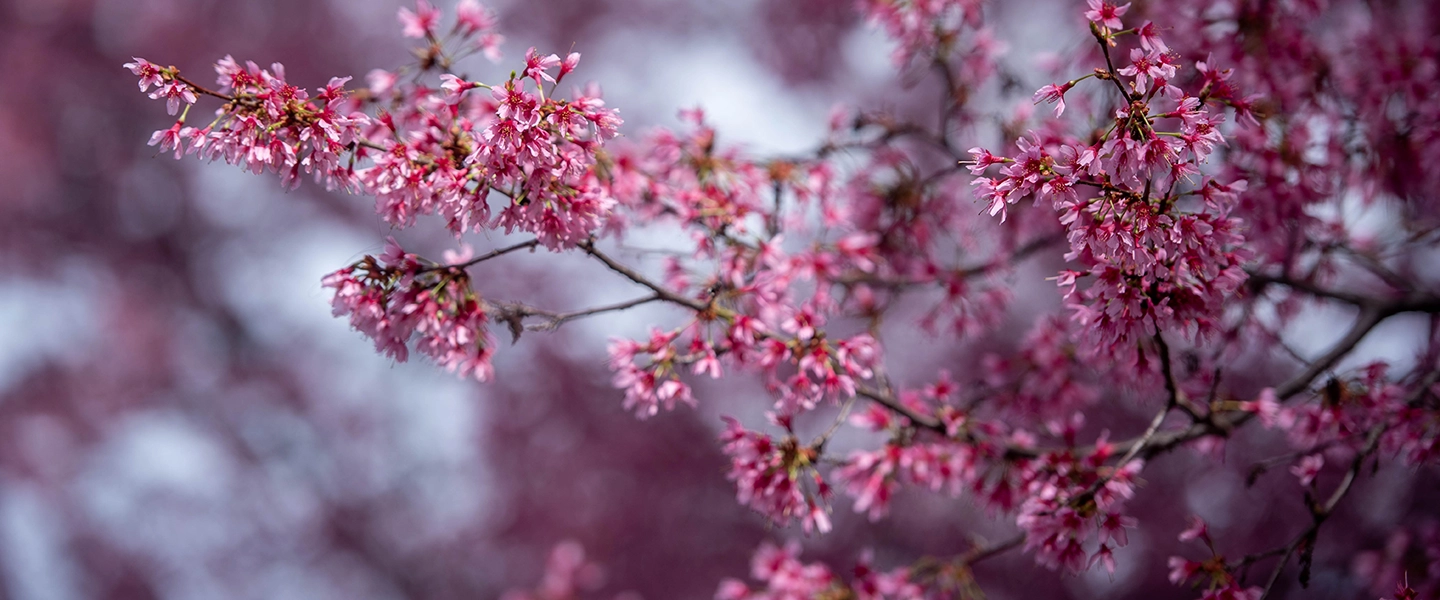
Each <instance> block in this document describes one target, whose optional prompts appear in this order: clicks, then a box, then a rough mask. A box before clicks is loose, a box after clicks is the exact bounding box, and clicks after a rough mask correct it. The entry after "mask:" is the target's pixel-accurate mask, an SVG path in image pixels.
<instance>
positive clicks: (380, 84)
mask: <svg viewBox="0 0 1440 600" xmlns="http://www.w3.org/2000/svg"><path fill="white" fill-rule="evenodd" d="M399 79H400V78H399V77H398V76H397V75H395V74H394V73H392V72H390V71H386V70H385V69H373V70H371V71H370V73H368V74H366V75H365V82H366V83H368V84H370V93H371V94H373V95H375V96H384V95H385V94H386V93H387V92H389V91H390V90H392V89H394V88H395V83H396V82H397V81H399Z"/></svg>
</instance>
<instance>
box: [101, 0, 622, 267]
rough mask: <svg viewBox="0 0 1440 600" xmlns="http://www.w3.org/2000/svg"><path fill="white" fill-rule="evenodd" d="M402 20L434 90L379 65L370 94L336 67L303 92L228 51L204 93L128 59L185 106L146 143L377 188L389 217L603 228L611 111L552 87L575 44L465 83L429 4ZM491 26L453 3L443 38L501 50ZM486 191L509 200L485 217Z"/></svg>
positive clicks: (563, 241) (458, 229) (608, 204)
mask: <svg viewBox="0 0 1440 600" xmlns="http://www.w3.org/2000/svg"><path fill="white" fill-rule="evenodd" d="M399 17H400V21H401V22H402V24H403V25H404V27H405V33H406V35H407V36H409V37H416V38H424V39H426V40H429V41H430V42H431V43H430V45H429V46H428V47H426V48H424V49H422V50H421V53H422V55H423V56H424V57H425V59H424V62H423V63H422V65H421V72H422V74H423V73H424V72H426V71H442V72H443V73H442V74H440V75H439V80H440V84H439V85H438V86H434V87H432V86H431V85H427V84H425V83H423V81H424V80H422V79H417V78H407V79H409V80H410V81H409V82H406V83H402V82H401V75H402V73H398V72H390V71H384V70H375V71H372V72H371V73H370V74H369V75H368V77H367V80H368V82H369V88H368V90H364V91H360V92H357V91H355V90H349V89H346V88H345V85H346V84H347V83H348V82H349V80H350V78H348V77H337V78H333V79H331V81H330V83H329V84H327V85H326V86H325V87H324V88H321V89H319V90H318V92H317V93H316V95H315V96H314V97H313V98H312V97H311V96H310V94H309V93H308V92H307V91H306V90H305V89H303V88H301V87H298V86H295V85H292V84H290V83H289V82H288V81H287V80H286V77H285V69H284V67H283V65H280V64H279V63H276V64H274V65H272V66H271V67H270V68H269V69H262V68H260V67H258V66H257V65H255V64H254V63H245V64H243V65H242V64H240V63H237V62H236V61H235V60H234V59H232V58H231V57H228V56H227V57H225V58H224V59H222V60H220V61H219V62H217V63H216V64H215V71H216V73H217V74H218V78H217V85H218V87H217V88H216V89H214V90H210V89H207V88H204V87H202V86H200V85H199V84H197V83H195V82H193V81H191V80H189V79H187V78H185V77H184V76H182V75H181V74H180V71H179V69H176V68H174V67H160V66H158V65H155V64H154V63H151V62H149V61H147V60H144V59H140V58H136V59H135V61H134V62H132V63H128V64H126V65H125V66H126V68H129V69H130V70H131V72H133V73H134V74H135V75H136V76H138V77H140V88H141V91H145V90H147V89H149V87H150V86H156V88H157V89H156V91H154V92H152V93H151V94H150V95H151V97H152V98H155V99H165V100H166V101H167V103H168V106H169V109H170V112H171V114H174V113H175V112H176V109H177V108H178V106H179V105H180V104H184V105H185V106H186V109H185V112H184V113H182V114H181V115H180V118H179V119H178V120H177V121H176V122H175V124H174V125H173V126H171V127H170V128H169V129H166V130H161V131H157V132H156V133H155V135H154V136H153V137H152V138H151V145H159V146H160V148H161V150H162V151H168V150H172V149H173V150H174V151H175V156H176V158H179V157H180V156H181V155H182V154H184V153H194V154H198V155H200V156H201V157H202V158H205V159H208V160H215V159H217V158H218V159H223V160H225V161H226V162H228V163H231V164H237V165H242V166H244V167H246V168H247V169H249V170H251V171H253V172H256V173H260V172H264V171H267V170H268V171H273V172H277V173H279V174H280V175H281V177H282V178H283V179H284V181H285V182H286V183H287V185H290V186H294V185H298V183H299V177H300V175H301V174H313V176H314V177H315V178H316V179H317V180H320V181H323V182H324V183H325V184H326V187H327V188H329V189H333V188H341V189H345V190H347V191H352V192H363V193H365V194H367V195H372V196H374V197H375V198H376V212H378V213H379V214H380V215H381V216H382V217H384V218H385V219H386V220H387V221H389V222H390V223H392V224H393V225H395V226H399V227H407V226H410V225H412V224H413V223H414V221H415V218H416V217H417V216H420V215H439V216H441V217H443V218H444V219H445V221H446V224H447V225H448V226H449V228H450V229H451V230H452V231H454V232H455V233H456V234H457V235H458V234H460V233H463V232H466V231H481V230H485V229H492V228H501V229H503V230H505V231H506V232H507V233H508V232H513V231H516V230H520V231H527V232H531V233H534V234H535V235H536V236H537V237H538V238H539V239H540V240H541V243H542V244H544V245H545V246H546V247H548V248H551V249H559V248H561V247H570V246H574V245H575V244H577V243H579V242H580V241H583V240H584V239H586V238H587V237H588V236H589V235H590V234H591V233H593V232H594V231H596V230H598V229H599V228H600V227H601V226H602V225H604V223H605V220H606V219H607V218H608V216H609V214H610V211H611V208H612V206H613V204H614V201H613V200H612V199H611V198H610V196H609V195H608V193H607V191H606V189H605V188H604V187H603V186H601V185H600V182H599V179H598V177H597V175H596V173H595V169H594V167H595V162H596V157H597V154H596V153H597V152H598V151H599V150H600V148H601V147H602V146H603V144H604V142H605V141H606V140H607V139H610V138H613V137H614V136H615V135H616V133H617V128H618V127H619V125H620V124H621V120H620V118H619V116H618V115H617V112H616V111H615V110H614V109H610V108H607V107H606V106H605V102H604V100H602V99H601V96H600V92H599V89H598V88H596V87H594V86H590V87H586V88H584V89H577V90H576V91H575V93H574V94H572V95H571V97H569V98H568V99H566V98H562V97H560V96H558V95H557V93H556V90H557V88H558V87H559V85H560V82H561V81H562V80H564V79H565V76H566V75H567V74H569V73H571V72H573V71H574V70H575V68H576V67H577V65H578V64H579V60H580V55H579V53H571V54H570V55H568V56H567V57H566V58H565V59H563V60H562V59H561V58H560V57H558V56H557V55H554V54H549V55H541V54H540V53H539V52H537V51H536V50H535V49H534V48H531V49H530V51H529V52H527V54H526V56H525V65H524V69H523V70H522V71H520V72H519V74H518V76H517V74H516V73H512V74H511V76H510V77H509V78H508V79H506V80H504V81H503V82H499V83H495V84H486V83H483V82H479V81H470V80H466V79H463V78H461V77H459V76H457V75H455V74H453V73H451V72H449V70H450V66H451V65H452V63H453V60H454V59H455V57H452V56H451V55H449V54H447V53H446V49H445V47H443V46H442V45H441V44H440V42H439V41H438V39H437V36H438V35H439V32H438V30H437V26H438V23H439V19H440V17H441V15H440V12H439V11H438V10H437V9H435V8H434V7H433V6H431V5H430V4H428V3H427V2H424V1H423V0H421V2H419V4H418V6H417V8H416V10H415V11H410V10H408V9H401V12H400V15H399ZM494 26H495V19H494V17H493V15H492V14H490V13H489V12H488V10H486V9H484V8H483V7H480V6H479V5H478V4H476V3H474V2H462V3H461V5H460V6H459V7H457V20H456V23H455V26H454V28H453V30H452V33H453V34H454V37H455V41H453V42H452V45H453V46H458V48H459V52H460V53H465V52H472V51H481V52H484V53H486V54H487V55H488V56H491V57H493V58H498V56H499V55H498V50H497V48H498V43H499V41H500V39H501V38H500V37H499V36H498V34H495V33H494V31H493V28H494ZM547 85H548V86H550V90H549V91H548V92H547V90H546V86H547ZM476 90H479V92H476ZM201 96H213V97H216V98H219V99H221V100H222V101H223V102H224V104H223V105H222V106H221V107H220V108H219V109H217V110H216V113H215V114H216V117H215V119H214V120H213V121H212V122H211V123H210V124H208V125H206V126H205V127H203V128H198V129H197V128H195V127H189V126H186V125H185V122H186V118H187V117H188V114H189V105H191V104H193V103H195V102H196V100H197V98H199V97H201ZM367 111H371V112H373V114H371V112H367ZM492 192H494V193H495V194H496V195H497V196H503V197H504V198H506V201H505V202H503V203H502V204H503V206H502V207H501V208H499V209H498V210H496V211H494V214H492V210H491V207H490V202H491V193H492Z"/></svg>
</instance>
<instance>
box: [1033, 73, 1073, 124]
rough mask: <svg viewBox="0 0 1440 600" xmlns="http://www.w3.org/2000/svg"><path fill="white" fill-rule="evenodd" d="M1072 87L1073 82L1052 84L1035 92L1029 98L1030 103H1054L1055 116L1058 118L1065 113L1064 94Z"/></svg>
mask: <svg viewBox="0 0 1440 600" xmlns="http://www.w3.org/2000/svg"><path fill="white" fill-rule="evenodd" d="M1072 87H1075V82H1073V81H1067V82H1065V83H1061V84H1055V83H1052V84H1050V85H1047V86H1045V87H1042V88H1040V89H1038V90H1036V91H1035V95H1034V97H1032V98H1031V101H1032V102H1034V103H1035V104H1039V103H1041V102H1051V103H1054V104H1055V116H1056V117H1059V116H1060V114H1061V113H1064V112H1065V92H1068V91H1070V88H1072Z"/></svg>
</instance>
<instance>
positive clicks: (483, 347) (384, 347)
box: [323, 238, 495, 381]
mask: <svg viewBox="0 0 1440 600" xmlns="http://www.w3.org/2000/svg"><path fill="white" fill-rule="evenodd" d="M323 284H324V286H325V287H327V288H332V289H334V296H333V298H332V299H331V306H332V307H333V310H334V313H335V316H337V317H342V316H348V317H349V318H350V325H351V327H354V328H355V329H356V330H357V331H359V332H361V333H363V334H365V336H366V337H368V338H370V339H371V340H372V341H374V342H375V349H376V350H377V351H379V352H382V353H384V354H385V355H387V356H390V357H391V358H394V359H395V360H396V361H399V362H404V361H405V360H406V359H407V358H408V357H409V355H410V351H411V349H412V348H413V349H414V350H416V351H418V352H420V353H421V354H423V355H425V356H427V357H429V358H430V359H431V360H433V361H435V363H436V364H438V365H440V366H442V367H445V368H446V369H447V370H449V371H452V372H455V373H457V374H458V375H460V376H461V377H474V378H475V379H478V380H480V381H486V380H489V379H490V378H491V377H492V376H493V375H494V367H493V365H492V363H491V360H492V357H493V355H494V353H495V339H494V337H493V336H492V335H491V334H490V331H489V327H488V325H489V321H490V317H489V315H488V313H487V312H486V307H485V303H484V302H483V301H482V300H481V299H480V297H479V295H478V294H476V293H475V292H474V291H473V290H471V289H470V284H469V278H468V277H467V276H466V275H465V273H464V271H463V270H461V269H456V268H449V267H438V266H434V267H426V266H422V265H421V263H420V258H419V257H418V256H416V255H414V254H409V253H406V252H405V251H404V250H403V249H402V248H400V245H399V244H397V243H395V240H394V238H391V239H390V240H389V242H387V243H386V245H385V254H383V255H382V256H380V258H378V259H377V258H375V257H373V256H366V257H365V258H363V259H361V260H360V261H358V262H356V263H355V264H352V265H350V266H348V267H345V268H343V269H340V270H339V271H336V272H334V273H331V274H329V275H327V276H325V279H324V281H323Z"/></svg>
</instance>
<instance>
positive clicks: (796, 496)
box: [720, 417, 830, 533]
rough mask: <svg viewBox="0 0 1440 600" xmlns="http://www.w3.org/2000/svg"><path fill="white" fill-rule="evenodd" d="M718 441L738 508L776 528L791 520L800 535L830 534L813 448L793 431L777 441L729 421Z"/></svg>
mask: <svg viewBox="0 0 1440 600" xmlns="http://www.w3.org/2000/svg"><path fill="white" fill-rule="evenodd" d="M786 425H787V427H786V428H787V430H789V429H790V428H789V427H788V423H786ZM720 441H721V442H722V443H724V448H723V450H724V452H725V455H726V456H728V457H729V458H730V472H729V474H728V477H729V478H730V479H731V480H732V481H734V482H735V487H736V489H737V492H736V498H737V499H738V500H739V501H740V504H743V505H745V506H748V507H750V508H751V509H753V510H755V511H756V512H758V513H760V514H762V515H765V516H766V517H768V518H770V519H771V520H772V521H774V522H775V523H777V524H781V525H784V524H786V523H789V522H790V521H791V520H792V519H793V520H798V521H800V523H801V525H802V526H803V527H804V529H805V531H817V532H820V533H824V532H826V531H829V530H830V515H829V510H830V507H829V505H828V501H829V497H830V486H829V485H828V484H826V483H825V480H824V479H822V478H821V477H820V472H819V471H817V470H816V466H817V459H818V458H819V452H818V451H817V450H816V449H815V448H811V447H805V446H802V445H801V444H800V441H799V440H797V439H796V438H795V435H794V432H793V431H790V433H789V435H787V436H786V437H785V438H784V439H783V440H780V441H778V442H777V441H776V440H775V439H773V438H771V437H770V436H768V435H765V434H763V433H759V432H756V431H750V430H747V429H745V428H744V427H742V426H741V425H740V422H739V421H736V420H735V419H731V418H728V417H727V418H726V419H725V431H724V433H722V434H721V435H720Z"/></svg>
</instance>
